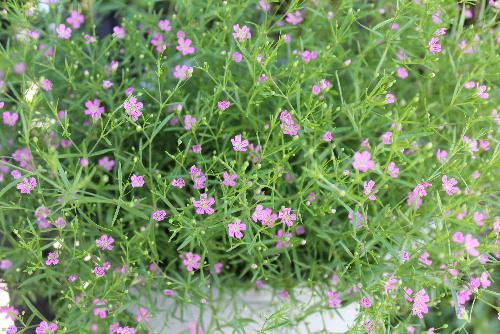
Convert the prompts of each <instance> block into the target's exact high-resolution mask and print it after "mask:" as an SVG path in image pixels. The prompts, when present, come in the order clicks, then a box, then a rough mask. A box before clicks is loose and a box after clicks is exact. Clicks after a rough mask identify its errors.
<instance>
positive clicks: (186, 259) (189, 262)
mask: <svg viewBox="0 0 500 334" xmlns="http://www.w3.org/2000/svg"><path fill="white" fill-rule="evenodd" d="M180 257H181V259H182V263H183V264H184V266H185V267H186V269H187V271H195V270H198V269H200V268H201V256H199V255H198V254H195V253H192V252H188V253H186V254H184V255H181V256H180Z"/></svg>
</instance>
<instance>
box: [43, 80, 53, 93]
mask: <svg viewBox="0 0 500 334" xmlns="http://www.w3.org/2000/svg"><path fill="white" fill-rule="evenodd" d="M40 87H42V89H43V90H44V91H46V92H50V91H51V90H52V88H53V87H54V85H53V84H52V81H50V80H49V79H44V80H42V82H41V83H40Z"/></svg>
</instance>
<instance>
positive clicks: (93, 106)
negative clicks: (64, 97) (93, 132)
mask: <svg viewBox="0 0 500 334" xmlns="http://www.w3.org/2000/svg"><path fill="white" fill-rule="evenodd" d="M85 107H86V108H87V109H85V115H88V116H90V117H92V119H94V120H98V119H99V118H101V115H102V114H103V113H105V112H106V109H105V108H104V107H103V106H101V100H99V99H95V100H93V101H92V100H88V101H87V102H85Z"/></svg>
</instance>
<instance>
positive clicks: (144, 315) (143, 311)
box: [135, 307, 151, 322]
mask: <svg viewBox="0 0 500 334" xmlns="http://www.w3.org/2000/svg"><path fill="white" fill-rule="evenodd" d="M148 319H151V313H149V310H148V309H147V308H145V307H140V308H139V311H138V312H137V317H136V318H135V320H137V322H144V321H145V320H148Z"/></svg>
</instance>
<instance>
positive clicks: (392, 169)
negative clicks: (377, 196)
mask: <svg viewBox="0 0 500 334" xmlns="http://www.w3.org/2000/svg"><path fill="white" fill-rule="evenodd" d="M387 171H388V172H389V176H390V177H394V178H396V177H398V176H399V168H398V166H396V163H395V162H391V163H389V165H388V166H387Z"/></svg>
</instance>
